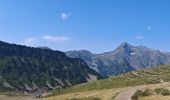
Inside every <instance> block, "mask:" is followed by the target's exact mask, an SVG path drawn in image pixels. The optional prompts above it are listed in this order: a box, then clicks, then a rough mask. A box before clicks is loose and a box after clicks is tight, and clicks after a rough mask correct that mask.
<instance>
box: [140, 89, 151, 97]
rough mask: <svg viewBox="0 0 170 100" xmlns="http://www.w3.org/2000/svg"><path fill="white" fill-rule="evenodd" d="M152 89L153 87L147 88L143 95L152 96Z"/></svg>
mask: <svg viewBox="0 0 170 100" xmlns="http://www.w3.org/2000/svg"><path fill="white" fill-rule="evenodd" d="M152 92H153V91H152V90H151V89H146V90H145V91H144V92H143V93H142V96H150V95H152Z"/></svg>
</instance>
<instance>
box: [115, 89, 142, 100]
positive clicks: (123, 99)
mask: <svg viewBox="0 0 170 100" xmlns="http://www.w3.org/2000/svg"><path fill="white" fill-rule="evenodd" d="M142 88H143V86H136V87H131V88H129V89H127V90H126V91H124V92H122V93H120V94H118V96H117V97H116V98H115V100H131V97H132V96H133V95H134V93H135V92H136V91H137V90H141V89H142Z"/></svg>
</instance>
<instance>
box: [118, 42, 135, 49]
mask: <svg viewBox="0 0 170 100" xmlns="http://www.w3.org/2000/svg"><path fill="white" fill-rule="evenodd" d="M132 47H134V46H132V45H131V44H129V43H128V42H123V43H122V44H121V45H120V46H119V47H118V48H132Z"/></svg>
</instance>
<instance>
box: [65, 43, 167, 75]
mask: <svg viewBox="0 0 170 100" xmlns="http://www.w3.org/2000/svg"><path fill="white" fill-rule="evenodd" d="M66 54H67V56H69V57H72V58H80V59H82V60H84V61H85V62H86V63H87V64H88V65H89V66H90V67H91V68H92V69H94V70H96V71H97V72H99V73H100V74H101V75H102V76H111V75H118V74H122V73H125V72H129V71H132V70H138V69H143V68H148V67H152V66H159V65H164V64H170V54H169V53H164V52H160V51H159V50H152V49H148V48H146V47H143V46H136V47H135V46H132V45H130V44H128V43H127V42H125V43H122V44H121V45H120V46H119V47H118V48H116V49H115V50H114V51H111V52H106V53H102V54H92V53H90V52H89V51H85V50H81V51H68V52H66Z"/></svg>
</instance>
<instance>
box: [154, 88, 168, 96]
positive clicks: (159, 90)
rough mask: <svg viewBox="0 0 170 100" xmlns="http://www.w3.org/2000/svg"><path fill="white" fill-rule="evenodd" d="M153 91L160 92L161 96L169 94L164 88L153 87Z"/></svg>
mask: <svg viewBox="0 0 170 100" xmlns="http://www.w3.org/2000/svg"><path fill="white" fill-rule="evenodd" d="M155 92H156V93H157V94H160V95H163V96H166V95H170V91H169V90H168V89H164V88H157V89H155Z"/></svg>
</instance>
